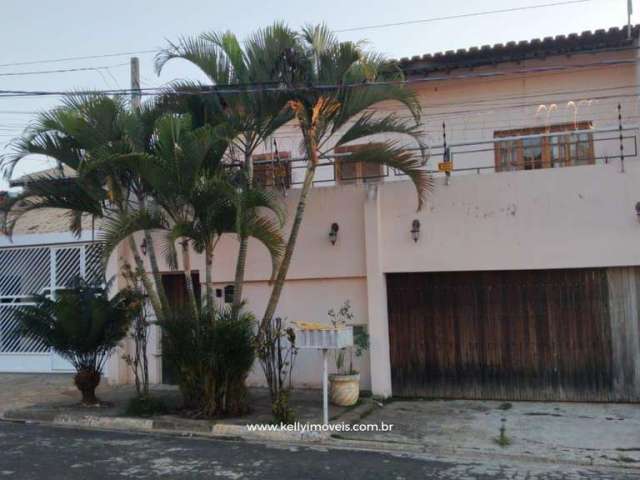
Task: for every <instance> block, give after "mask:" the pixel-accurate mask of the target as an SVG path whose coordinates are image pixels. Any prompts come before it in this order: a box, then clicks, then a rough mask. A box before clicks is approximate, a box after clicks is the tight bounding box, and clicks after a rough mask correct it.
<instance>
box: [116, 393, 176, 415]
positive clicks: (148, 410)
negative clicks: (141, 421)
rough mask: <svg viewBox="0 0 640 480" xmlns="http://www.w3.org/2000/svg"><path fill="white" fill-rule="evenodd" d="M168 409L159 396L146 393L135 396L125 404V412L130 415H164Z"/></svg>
mask: <svg viewBox="0 0 640 480" xmlns="http://www.w3.org/2000/svg"><path fill="white" fill-rule="evenodd" d="M168 411H169V408H168V407H167V405H166V404H165V403H164V402H163V401H162V400H160V399H159V398H154V397H151V396H148V395H142V396H135V397H133V398H132V399H131V400H129V403H128V404H127V410H126V414H127V415H129V416H132V417H152V416H154V415H164V414H165V413H167V412H168Z"/></svg>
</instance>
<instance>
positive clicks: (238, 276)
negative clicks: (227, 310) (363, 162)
mask: <svg viewBox="0 0 640 480" xmlns="http://www.w3.org/2000/svg"><path fill="white" fill-rule="evenodd" d="M295 42H296V40H295V35H294V33H293V31H291V30H290V29H289V28H288V27H286V26H285V25H283V24H281V23H275V24H273V25H271V26H269V27H267V28H264V29H261V30H258V31H257V32H256V33H255V34H254V35H252V36H251V37H250V38H249V39H248V40H247V41H246V42H245V44H244V48H243V45H242V44H241V43H240V41H239V40H238V38H237V37H236V36H235V35H234V34H233V33H231V32H224V33H219V32H209V33H203V34H201V35H198V36H194V37H185V38H181V39H180V40H179V41H178V42H176V43H170V44H169V47H168V48H166V49H163V50H161V51H160V52H159V53H158V55H157V56H156V70H157V72H158V73H160V72H161V71H162V69H163V68H164V66H165V65H166V64H167V62H169V61H170V60H172V59H176V58H179V59H183V60H187V61H189V62H191V63H192V64H193V65H195V66H197V67H198V68H199V69H200V70H201V71H202V72H203V73H204V74H205V75H206V76H207V78H208V79H209V81H210V82H211V84H212V85H213V86H216V87H219V88H216V90H215V91H214V92H211V91H210V88H206V87H210V86H204V85H201V84H198V83H194V82H178V83H176V84H174V89H175V90H177V91H180V90H192V91H193V90H194V89H195V90H204V91H206V90H209V93H215V95H205V96H206V99H205V100H202V99H198V98H193V97H192V96H188V97H186V98H184V103H190V104H191V105H193V103H194V102H201V103H202V105H203V106H206V107H208V108H209V109H210V110H211V113H210V114H209V115H208V117H207V116H205V117H207V118H209V119H210V118H220V117H222V118H224V121H225V123H226V126H227V129H226V137H227V141H228V143H229V145H230V151H234V152H235V151H237V152H239V154H240V155H241V157H242V159H241V163H242V166H243V169H244V176H245V178H246V181H245V182H242V184H241V187H240V188H241V189H242V190H243V191H244V190H248V189H251V187H252V185H253V183H254V182H253V162H252V156H253V154H254V152H255V151H256V149H257V148H258V147H260V145H262V144H265V142H266V141H267V139H268V138H269V137H270V136H271V135H272V134H273V133H274V132H275V131H276V130H277V129H278V128H280V127H281V126H282V125H284V124H285V123H286V122H288V121H290V120H291V119H292V114H291V112H290V111H289V110H287V109H284V108H283V106H284V102H283V99H282V96H281V95H280V94H278V93H274V92H272V91H268V90H265V91H249V90H247V91H245V90H244V88H245V87H246V85H251V84H254V83H263V84H264V83H266V84H268V83H274V84H276V83H277V81H278V78H277V72H276V70H275V69H274V65H276V64H277V62H278V59H279V55H280V52H282V51H285V50H287V49H290V48H292V47H293V46H294V45H295ZM229 87H231V90H232V91H231V92H228V93H225V90H229ZM240 198H242V197H240ZM247 198H251V194H250V193H249V194H248V195H247ZM237 213H238V217H237V228H236V232H237V235H238V240H239V250H238V258H237V262H236V271H235V278H234V299H233V306H232V312H233V314H234V315H237V314H238V312H239V309H240V305H241V303H242V294H243V286H244V277H245V268H246V261H247V252H248V238H249V235H250V232H249V231H248V229H247V226H248V225H250V224H251V222H253V221H254V219H255V217H256V212H255V210H254V209H253V207H251V202H250V201H246V202H240V203H239V204H238V205H237Z"/></svg>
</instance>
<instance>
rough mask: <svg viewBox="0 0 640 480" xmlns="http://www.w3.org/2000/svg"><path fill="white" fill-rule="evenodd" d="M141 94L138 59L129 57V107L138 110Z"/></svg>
mask: <svg viewBox="0 0 640 480" xmlns="http://www.w3.org/2000/svg"><path fill="white" fill-rule="evenodd" d="M141 97H142V92H141V91H140V59H139V58H138V57H131V106H132V107H133V108H134V109H135V110H137V109H139V108H140V101H141Z"/></svg>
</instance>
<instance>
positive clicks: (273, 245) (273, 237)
mask: <svg viewBox="0 0 640 480" xmlns="http://www.w3.org/2000/svg"><path fill="white" fill-rule="evenodd" d="M247 233H248V235H249V236H250V237H253V238H255V239H256V240H258V241H259V242H260V243H262V244H263V245H264V246H265V248H266V249H267V250H268V251H269V255H270V256H271V266H272V270H271V278H272V279H273V278H275V275H276V273H277V271H278V266H279V265H280V261H281V260H282V256H283V255H284V247H285V243H284V238H283V237H282V233H281V229H280V226H279V225H278V224H277V223H276V222H274V221H273V220H271V219H269V218H266V217H264V216H261V217H254V218H252V219H251V220H250V221H249V223H248V225H247Z"/></svg>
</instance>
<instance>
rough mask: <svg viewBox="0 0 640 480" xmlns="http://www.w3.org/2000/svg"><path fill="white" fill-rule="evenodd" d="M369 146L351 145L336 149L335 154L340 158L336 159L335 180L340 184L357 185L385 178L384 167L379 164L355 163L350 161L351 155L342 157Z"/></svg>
mask: <svg viewBox="0 0 640 480" xmlns="http://www.w3.org/2000/svg"><path fill="white" fill-rule="evenodd" d="M371 145H372V144H367V145H350V146H347V147H336V148H335V153H336V154H338V155H339V156H337V157H335V159H334V160H335V163H334V165H335V179H336V181H337V182H339V183H356V182H371V181H378V180H379V179H380V178H381V177H383V176H384V166H383V165H380V164H377V163H368V162H363V161H359V162H354V161H351V160H350V156H349V155H344V156H343V155H340V154H346V153H353V152H356V151H358V150H360V149H362V148H364V147H370V146H371Z"/></svg>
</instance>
